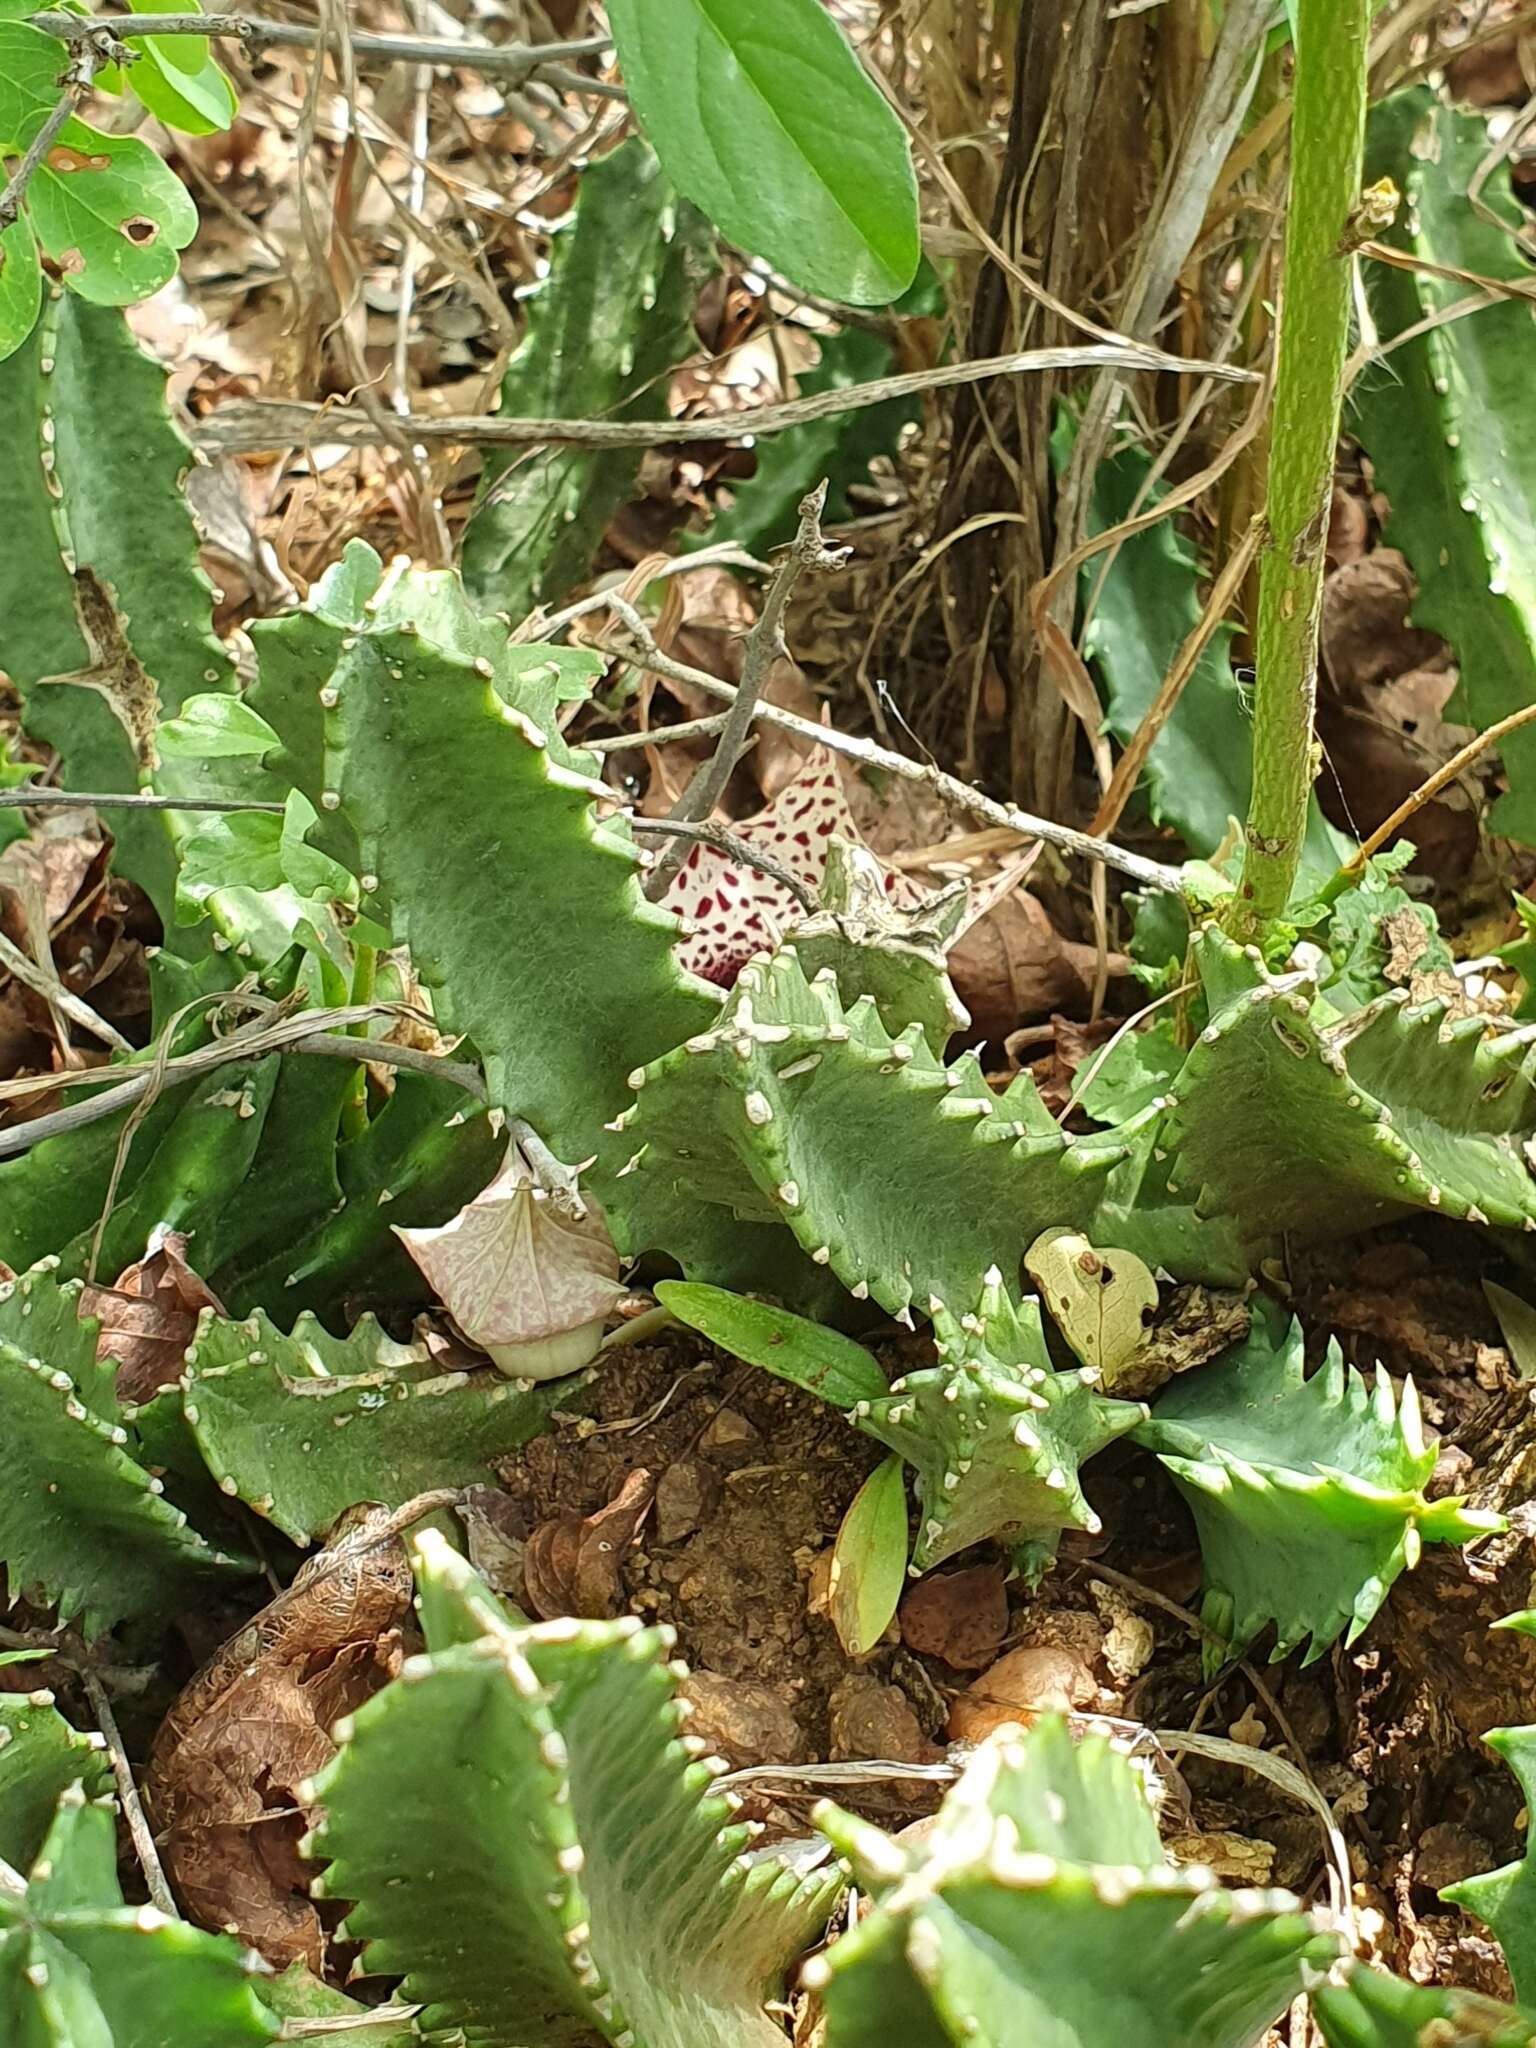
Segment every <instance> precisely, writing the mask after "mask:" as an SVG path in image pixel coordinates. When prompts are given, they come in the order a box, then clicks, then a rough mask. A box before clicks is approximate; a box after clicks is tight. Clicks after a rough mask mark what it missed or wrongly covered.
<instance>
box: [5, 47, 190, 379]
mask: <svg viewBox="0 0 1536 2048" xmlns="http://www.w3.org/2000/svg"><path fill="white" fill-rule="evenodd" d="M68 69H69V51H68V50H67V48H66V47H65V45H64V44H63V43H61V42H59V41H58V40H57V39H56V38H55V37H53V36H47V35H44V34H43V33H42V31H41V30H40V29H36V28H34V27H33V26H32V25H31V23H30V22H26V21H18V20H14V19H13V20H0V157H6V156H20V155H22V153H23V152H24V151H25V150H26V149H27V148H28V146H29V145H30V144H31V143H32V142H33V141H34V140H35V138H36V137H37V136H38V135H39V134H40V132H41V131H42V129H43V127H44V126H45V125H46V123H47V122H48V120H49V119H50V118H51V116H52V114H53V112H54V110H55V108H56V107H57V106H58V104H59V100H60V98H61V96H62V95H63V93H64V92H65V90H66V87H65V84H64V82H63V81H64V79H65V77H66V74H67V72H68ZM196 232H197V208H196V206H195V205H194V204H193V203H192V200H191V198H190V196H189V195H188V193H187V190H186V188H185V186H184V185H183V184H182V182H181V180H180V179H179V178H178V177H177V176H176V174H175V172H174V171H172V170H170V169H169V168H168V166H167V165H165V164H164V163H162V162H161V160H160V158H159V157H158V156H157V155H156V154H155V152H154V150H153V149H151V148H150V146H149V144H148V143H147V142H141V141H140V140H139V138H138V137H137V136H135V135H105V134H103V133H102V132H101V130H100V129H97V128H92V127H89V126H88V125H87V124H86V123H85V122H84V121H81V120H79V119H78V118H76V117H75V116H73V115H71V116H70V117H69V118H68V119H67V120H66V121H65V122H64V125H63V126H62V127H61V128H60V129H59V130H58V131H57V134H56V135H55V137H54V138H53V140H52V142H51V143H50V145H49V147H48V149H47V151H46V152H45V154H44V156H43V159H42V162H41V163H40V164H39V165H38V166H37V169H36V170H35V171H34V173H33V175H32V179H31V182H30V183H29V184H28V186H27V189H26V191H25V193H24V195H23V197H22V201H21V213H20V216H19V218H18V219H17V220H16V221H15V223H14V224H13V225H12V227H11V229H10V230H9V231H8V235H7V246H6V252H5V253H6V265H5V267H6V269H7V270H12V269H13V266H14V273H15V278H16V282H14V283H13V284H11V285H10V286H9V287H6V288H4V289H0V314H4V315H5V316H6V318H5V324H4V325H0V357H5V356H8V355H10V354H11V353H12V351H13V350H15V349H17V348H19V347H20V345H21V344H22V342H24V341H25V340H26V338H27V335H28V333H29V332H30V330H31V327H32V320H33V319H35V317H36V313H37V294H36V292H35V290H34V289H33V287H32V286H31V284H30V283H29V282H27V279H28V277H29V274H30V273H31V272H32V271H34V270H35V268H36V262H37V258H36V252H35V248H34V252H33V254H32V256H31V257H30V259H29V258H27V257H24V256H20V255H18V254H17V250H18V248H19V246H20V244H21V241H22V238H23V236H28V237H31V238H35V242H36V243H38V244H41V247H42V251H43V253H44V255H46V256H47V257H49V258H50V260H51V267H52V269H53V271H54V272H55V274H56V275H57V276H58V277H60V278H61V279H62V280H63V282H64V284H65V285H66V286H67V287H68V289H69V290H70V291H71V292H77V293H78V294H79V295H80V297H81V298H84V299H90V300H92V301H94V303H95V304H97V305H101V306H129V305H132V304H133V303H134V301H135V300H137V299H146V298H148V297H149V295H150V293H151V292H156V291H158V290H159V289H160V287H161V285H163V284H165V283H166V282H167V281H168V280H169V279H170V278H172V277H174V276H175V274H176V252H177V251H178V250H179V249H184V248H185V247H186V245H187V243H188V242H190V241H191V239H192V237H193V235H194V234H196ZM29 307H30V312H31V316H32V317H31V318H28V317H27V314H28V309H29ZM23 321H25V324H22V323H23Z"/></svg>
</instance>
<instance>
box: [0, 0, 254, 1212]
mask: <svg viewBox="0 0 1536 2048" xmlns="http://www.w3.org/2000/svg"><path fill="white" fill-rule="evenodd" d="M15 26H16V25H15V24H6V23H3V22H0V37H3V36H4V35H5V34H6V33H7V32H8V31H9V29H10V28H12V27H15ZM26 33H28V34H35V33H36V31H34V30H30V29H29V30H27V31H26ZM43 40H44V41H45V42H47V41H49V39H48V38H46V37H45V38H43ZM51 47H53V48H55V49H57V48H59V47H61V46H59V45H57V44H52V45H51ZM4 69H5V63H4V57H3V54H0V75H3V73H4ZM0 129H3V123H0ZM121 139H122V140H124V141H127V140H131V138H121ZM135 147H136V148H138V149H147V145H146V144H143V143H136V144H135ZM155 162H156V164H157V166H158V165H159V159H158V158H156V159H155ZM160 168H162V169H163V166H161V167H160ZM79 175H80V176H81V177H82V179H83V178H84V176H85V175H86V174H84V173H81V174H79ZM165 176H167V177H170V176H171V174H170V173H169V172H165ZM171 182H172V183H173V184H174V185H175V186H176V190H177V192H178V193H179V194H181V195H182V199H183V201H184V202H185V204H186V205H187V206H188V208H189V209H190V208H191V201H190V200H187V199H186V197H185V194H184V193H183V192H182V187H181V185H180V183H179V181H177V180H176V179H174V178H172V180H171ZM192 219H193V223H194V224H195V221H196V211H195V209H192ZM188 232H189V233H190V229H189V231H188ZM174 267H175V261H174V257H172V258H171V259H170V269H174ZM170 269H167V270H166V272H165V274H164V275H165V276H169V275H170ZM155 282H156V283H163V282H164V277H161V278H157V279H156V280H155ZM149 289H154V286H153V285H151V286H150V287H149ZM191 460H192V452H191V450H190V448H189V447H188V445H187V443H186V441H185V440H184V438H183V437H182V435H181V433H180V432H179V431H178V429H177V428H176V427H175V426H174V425H173V424H172V422H171V419H170V417H169V415H168V413H167V411H166V402H165V371H164V370H163V369H162V368H161V367H160V365H159V364H157V363H154V362H152V361H151V360H150V359H149V357H148V356H147V355H145V354H144V353H143V351H142V350H141V349H140V348H139V345H138V343H137V342H136V341H135V340H134V338H133V336H132V335H131V334H130V333H129V331H128V328H127V326H126V324H125V322H124V320H123V318H122V315H121V314H120V313H116V312H111V311H107V310H103V309H102V308H100V307H95V306H88V305H86V304H84V303H83V302H82V301H81V300H80V299H79V298H78V297H76V296H75V295H74V294H73V293H63V294H54V295H53V296H51V297H50V298H49V300H48V302H47V304H46V305H45V307H44V308H43V312H42V315H41V318H40V319H39V320H38V322H37V324H36V326H35V328H34V329H33V330H32V332H31V334H30V335H29V336H28V337H27V338H26V339H25V341H24V344H23V345H22V346H21V347H20V348H18V349H17V350H16V352H15V353H14V354H12V355H11V356H10V358H9V360H8V361H6V362H4V363H0V496H3V499H4V503H5V506H6V545H5V547H4V548H3V549H0V667H3V668H4V669H5V670H6V672H7V673H8V674H9V675H10V677H11V679H12V681H13V682H14V683H15V684H16V687H17V688H18V690H19V691H20V692H21V696H22V700H23V722H24V724H25V727H26V730H27V731H28V732H29V733H30V734H31V735H32V736H33V737H34V738H36V739H40V740H44V741H46V742H47V743H48V745H50V746H51V747H54V748H56V749H57V751H58V754H59V757H60V762H61V767H62V771H63V772H62V776H61V779H62V780H63V781H64V782H65V783H66V784H67V785H68V786H70V787H72V788H75V789H91V790H134V789H137V788H138V787H139V786H140V785H141V783H147V782H148V781H149V780H150V777H151V776H152V775H153V774H154V773H155V769H156V751H155V749H156V738H155V729H156V723H157V721H158V720H159V719H160V718H161V717H163V716H166V715H167V714H175V713H176V712H178V711H180V709H181V707H182V706H183V704H185V703H186V701H187V700H188V699H189V698H191V697H194V696H198V695H201V694H206V693H208V692H209V691H227V690H229V689H230V688H231V687H232V685H233V669H232V666H231V663H230V659H229V656H228V654H227V652H226V650H225V649H224V647H223V646H222V645H221V644H220V642H219V641H218V640H217V638H216V637H215V635H214V633H213V629H212V616H211V614H212V602H211V592H210V586H209V583H208V579H207V578H206V576H204V574H203V573H202V570H201V569H200V568H199V566H198V547H197V535H196V532H195V530H194V528H193V525H192V520H191V516H190V514H189V512H188V510H187V505H186V501H185V498H184V497H183V495H182V489H181V479H182V476H183V473H184V472H185V470H186V468H187V466H188V465H189V463H190V462H191ZM157 786H158V788H159V789H160V791H161V792H162V794H166V795H173V796H183V795H186V796H191V795H209V794H213V795H219V794H222V791H221V790H220V789H219V788H218V787H217V785H216V783H215V781H214V778H213V776H212V774H211V772H210V768H209V766H208V765H206V764H205V763H203V762H201V761H199V760H197V759H179V760H177V761H174V762H166V763H165V764H163V765H162V767H161V768H160V771H159V776H158V782H157ZM175 822H176V821H175V817H174V814H172V815H171V819H170V827H171V829H170V830H168V827H167V820H166V818H165V816H163V815H156V814H155V813H153V812H137V813H136V812H132V811H127V812H122V813H118V814H115V815H114V818H113V833H114V838H115V842H116V853H115V859H116V865H117V867H118V869H119V870H120V871H121V872H122V873H123V874H125V875H127V876H128V877H130V879H132V880H133V881H136V882H138V883H140V884H141V885H142V886H143V887H144V888H145V889H146V890H147V891H148V893H149V895H150V896H151V897H152V898H153V899H154V902H155V907H156V909H157V910H158V911H159V912H160V914H161V917H162V918H163V919H164V920H165V922H166V923H167V924H168V925H169V923H170V918H171V911H172V904H173V896H174V874H175V864H174V852H173V840H174V830H175ZM54 1248H55V1247H54V1246H53V1245H47V1246H44V1247H43V1249H45V1250H52V1249H54Z"/></svg>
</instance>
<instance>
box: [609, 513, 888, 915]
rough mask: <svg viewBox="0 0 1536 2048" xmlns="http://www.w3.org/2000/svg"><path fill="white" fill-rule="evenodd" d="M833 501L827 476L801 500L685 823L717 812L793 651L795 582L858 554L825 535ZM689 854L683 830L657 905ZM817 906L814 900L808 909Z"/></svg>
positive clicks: (650, 888)
mask: <svg viewBox="0 0 1536 2048" xmlns="http://www.w3.org/2000/svg"><path fill="white" fill-rule="evenodd" d="M826 502H827V483H826V479H825V478H823V479H822V481H821V482H820V483H819V484H818V485H817V486H816V488H815V490H814V491H810V492H808V493H807V494H806V496H805V497H803V498H802V499H801V500H800V527H799V531H798V532H797V533H796V535H795V537H794V540H793V541H792V542H791V543H790V545H789V548H788V550H787V551H786V553H785V555H784V559H783V560H782V561H781V562H780V564H779V566H778V568H777V569H775V571H774V572H773V581H772V582H771V583H770V584H769V586H768V591H767V595H766V596H765V597H764V599H763V608H762V611H761V612H760V613H759V614H758V617H757V622H756V624H755V625H754V626H753V627H752V630H751V631H750V632H749V633H748V635H747V638H746V646H745V650H744V653H743V656H742V664H741V683H740V685H739V687H738V688H737V691H736V695H735V697H734V698H733V699H732V702H731V708H730V712H729V714H728V715H727V718H726V722H725V728H724V730H723V731H722V732H721V734H720V742H719V745H718V746H717V747H716V748H715V751H714V753H713V754H712V755H711V756H710V758H709V760H708V761H707V762H706V763H705V764H704V766H703V767H702V768H701V769H700V770H699V772H698V774H697V775H695V776H694V778H693V780H692V781H691V782H690V783H689V784H688V786H687V788H686V789H685V790H684V791H683V793H682V795H681V796H680V797H679V798H678V800H677V802H676V804H675V805H674V806H673V808H672V817H673V819H674V820H675V821H676V822H678V823H680V824H685V825H687V824H699V823H702V822H706V821H707V820H708V819H709V818H710V817H711V815H712V814H713V812H714V808H715V805H716V804H717V803H719V801H720V799H721V797H722V796H724V794H725V787H726V784H727V783H728V782H729V781H730V779H731V772H732V770H733V769H734V768H735V766H736V763H737V762H738V761H739V760H740V759H741V754H742V749H743V748H744V747H745V746H746V744H747V736H748V734H749V733H750V731H751V729H752V714H753V713H754V711H756V709H757V700H758V698H759V697H760V696H761V695H762V693H763V691H764V690H765V689H766V687H767V684H768V676H769V672H770V670H771V669H772V667H773V664H774V663H775V662H776V661H777V660H778V658H779V656H780V655H781V654H783V653H785V652H787V649H786V648H785V645H784V613H785V610H786V608H787V606H788V604H789V600H790V596H791V594H792V593H793V591H794V588H795V585H796V584H797V583H798V582H799V581H800V578H801V577H802V576H803V575H804V574H805V572H806V570H807V569H838V568H841V567H842V565H843V564H844V563H845V562H846V561H847V559H848V557H849V555H850V554H851V553H852V550H851V549H850V548H829V547H828V546H827V544H826V541H825V540H824V539H823V537H822V531H821V515H822V511H823V509H824V507H825V505H826ZM685 854H686V844H685V836H684V835H683V834H682V833H679V834H678V835H677V837H676V838H675V839H674V841H673V843H672V844H671V845H670V846H668V847H667V848H665V849H664V851H663V853H662V856H661V858H660V860H659V861H658V862H657V863H656V867H655V869H654V871H653V872H652V874H651V877H650V879H649V881H647V883H646V885H645V893H646V895H647V896H648V897H649V898H650V900H651V901H652V902H653V903H655V902H657V901H658V900H659V899H660V898H661V897H663V896H664V895H665V894H666V893H667V889H668V887H669V885H670V884H671V881H672V877H673V876H674V875H675V874H676V873H677V871H678V869H679V868H680V867H681V866H682V864H683V860H684V858H685ZM810 907H811V906H810V905H809V904H808V905H807V908H810Z"/></svg>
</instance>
